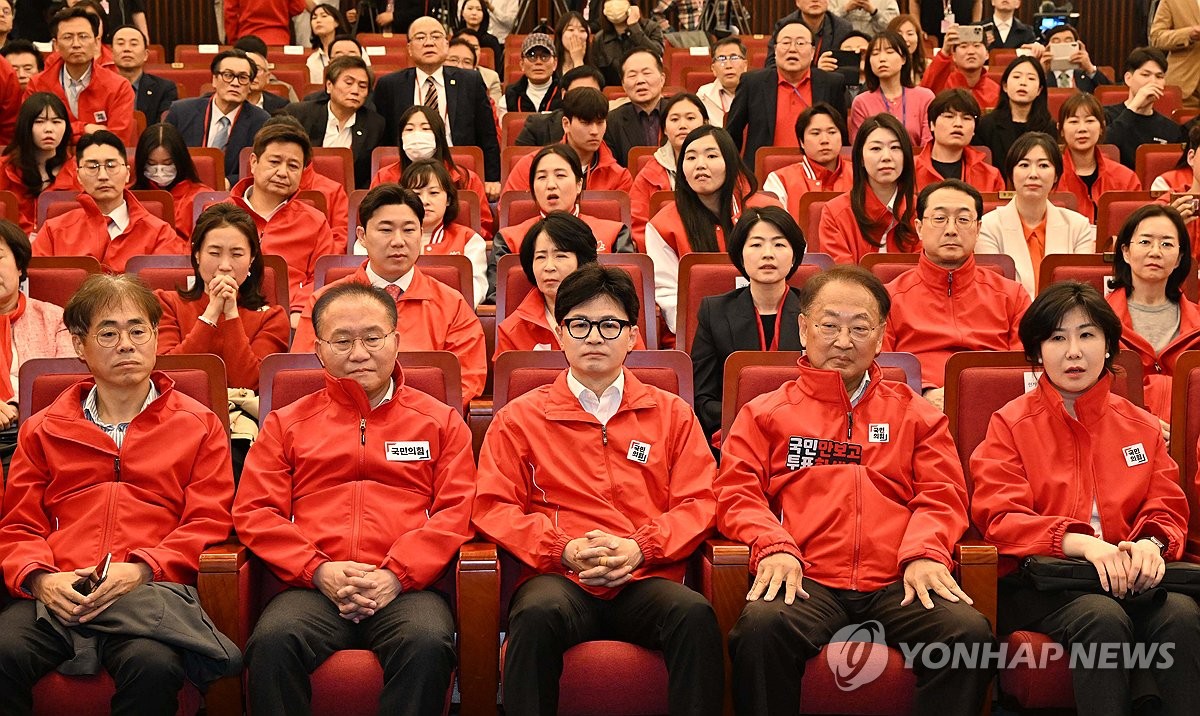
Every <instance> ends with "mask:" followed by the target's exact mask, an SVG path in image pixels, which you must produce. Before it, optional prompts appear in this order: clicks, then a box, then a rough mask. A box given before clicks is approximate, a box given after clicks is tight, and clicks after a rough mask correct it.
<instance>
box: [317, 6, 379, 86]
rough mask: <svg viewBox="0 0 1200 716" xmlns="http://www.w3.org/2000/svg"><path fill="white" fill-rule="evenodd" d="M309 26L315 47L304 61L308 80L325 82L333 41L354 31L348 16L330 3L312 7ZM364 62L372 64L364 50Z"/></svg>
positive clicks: (320, 83)
mask: <svg viewBox="0 0 1200 716" xmlns="http://www.w3.org/2000/svg"><path fill="white" fill-rule="evenodd" d="M308 22H309V27H310V29H311V30H312V46H313V48H315V49H314V50H313V52H312V53H311V54H309V56H308V59H307V60H305V61H304V66H305V67H307V68H308V82H309V84H314V85H324V84H325V68H326V67H327V66H329V61H330V60H331V59H333V58H332V57H330V56H329V55H330V50H332V49H333V43H334V41H335V40H337V39H339V38H345V37H352V36H353V35H354V31H353V30H351V29H350V23H348V22H347V21H346V16H345V15H343V14H342V11H341V10H338V9H337V7H336V6H334V5H331V4H329V3H324V2H323V3H321V4H319V5H317V6H316V7H314V8H313V9H312V13H310V17H309V21H308ZM361 54H362V58H363V62H366V63H367V66H368V67H370V66H371V58H370V57H368V56H367V53H366V52H362V53H361Z"/></svg>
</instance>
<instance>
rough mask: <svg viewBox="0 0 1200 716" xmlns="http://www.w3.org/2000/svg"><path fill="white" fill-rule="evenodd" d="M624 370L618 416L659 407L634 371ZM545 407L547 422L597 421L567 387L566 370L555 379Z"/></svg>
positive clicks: (654, 397) (653, 396)
mask: <svg viewBox="0 0 1200 716" xmlns="http://www.w3.org/2000/svg"><path fill="white" fill-rule="evenodd" d="M568 370H569V369H568ZM622 370H623V371H624V372H625V391H624V392H623V393H622V394H621V405H620V407H618V408H617V412H616V415H620V414H621V413H623V412H625V411H626V410H645V409H646V408H653V407H655V406H657V405H658V400H657V399H656V396H655V395H654V394H653V393H651V392H650V389H649V388H648V387H647V386H646V384H645V383H643V382H642V381H640V380H638V379H637V376H636V375H634V373H633V371H631V370H629V369H628V368H622ZM545 405H546V408H545V410H546V419H547V420H557V421H565V420H590V421H592V422H595V421H596V418H595V416H593V415H591V414H590V413H588V412H587V411H585V410H584V409H583V406H581V405H580V404H579V398H577V397H575V395H573V394H572V393H571V389H570V388H569V387H567V371H566V370H564V371H563V372H561V373H559V374H558V377H557V378H555V379H554V383H552V384H551V386H550V393H549V395H547V396H546V403H545Z"/></svg>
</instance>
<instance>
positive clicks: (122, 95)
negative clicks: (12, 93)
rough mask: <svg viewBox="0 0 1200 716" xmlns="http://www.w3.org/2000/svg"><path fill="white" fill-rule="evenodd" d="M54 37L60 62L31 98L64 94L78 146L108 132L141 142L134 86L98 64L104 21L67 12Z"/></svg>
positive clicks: (38, 79) (32, 88) (57, 19)
mask: <svg viewBox="0 0 1200 716" xmlns="http://www.w3.org/2000/svg"><path fill="white" fill-rule="evenodd" d="M51 32H52V34H53V35H54V49H55V50H57V51H58V54H59V57H58V58H57V59H55V60H53V61H51V62H50V63H49V64H47V65H46V69H45V70H43V71H42V72H39V73H38V74H36V75H34V76H33V79H31V80H29V85H28V86H27V87H26V88H25V96H26V97H28V96H29V95H31V94H33V93H34V92H50V93H52V94H56V95H58V98H59V99H61V100H62V101H63V104H65V105H66V106H67V109H68V111H69V112H70V114H71V134H72V135H73V136H74V137H75V140H76V141H79V139H80V137H82V136H83V135H84V134H87V133H89V132H94V131H96V130H98V129H107V130H109V131H110V132H112V133H113V134H115V135H117V136H118V137H120V138H121V141H123V142H125V143H126V144H127V145H133V144H134V143H136V142H137V128H136V127H135V126H134V122H133V110H134V95H133V86H132V85H130V84H129V80H126V79H125V78H124V77H122V76H121V75H119V74H117V73H116V72H114V71H112V70H110V69H107V68H105V67H102V66H101V65H100V62H99V60H98V59H97V54H98V53H99V47H100V20H99V19H98V18H97V17H96V16H95V15H93V14H91V13H90V12H88V11H87V10H85V9H83V8H81V7H73V8H66V9H63V10H61V11H59V12H58V14H57V15H55V16H54V23H53V27H52V28H51Z"/></svg>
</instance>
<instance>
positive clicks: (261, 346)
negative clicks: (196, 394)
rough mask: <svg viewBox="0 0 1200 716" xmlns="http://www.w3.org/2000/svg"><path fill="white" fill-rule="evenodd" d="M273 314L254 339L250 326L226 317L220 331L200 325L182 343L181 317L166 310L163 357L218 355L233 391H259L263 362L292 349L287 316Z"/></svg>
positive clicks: (161, 329) (161, 344)
mask: <svg viewBox="0 0 1200 716" xmlns="http://www.w3.org/2000/svg"><path fill="white" fill-rule="evenodd" d="M269 313H270V315H268V316H267V317H266V319H265V320H263V322H262V323H261V325H260V326H259V330H258V332H256V333H255V334H254V335H253V336H250V335H247V333H246V323H245V322H244V321H243V320H242V317H241V316H238V317H236V318H234V319H232V320H231V319H228V318H225V317H224V316H222V317H221V318H220V319H219V320H218V321H217V326H216V328H213V327H212V326H210V325H208V324H207V323H205V322H203V321H196V323H195V325H193V326H192V330H190V331H189V332H188V334H187V335H186V336H184V337H183V339H182V340H180V338H179V320H178V317H176V316H174V315H171V316H169V317H168V312H167V311H165V310H164V312H163V320H162V321H160V322H159V324H158V325H159V327H158V335H159V343H158V349H159V353H160V354H162V355H176V354H180V355H187V354H191V353H215V354H217V355H219V356H221V360H223V361H225V369H226V372H227V373H228V375H229V385H230V386H231V387H232V386H245V387H247V388H250V389H251V390H258V373H259V368H260V367H261V366H262V359H263V358H265V357H267V356H269V355H271V354H272V353H286V352H287V348H288V345H287V338H288V334H289V330H290V326H289V325H288V320H287V316H286V314H285V313H284V312H283V311H281V310H278V309H276V308H272V309H269Z"/></svg>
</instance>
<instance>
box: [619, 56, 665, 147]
mask: <svg viewBox="0 0 1200 716" xmlns="http://www.w3.org/2000/svg"><path fill="white" fill-rule="evenodd" d="M666 83H667V74H666V72H665V71H664V70H663V63H662V58H660V57H659V56H658V55H656V54H654V53H653V52H651V51H650V50H645V49H637V50H632V51H630V53H629V54H628V55H625V58H624V59H623V60H622V61H621V86H622V87H624V89H625V95H626V96H627V97H629V103H628V104H623V105H621V106H620V107H617V108H616V109H614V110H613V111H612V112H609V113H608V131H607V132H605V133H604V141H605V143H607V144H608V147H609V149H611V150H612V152H613V156H614V157H616V158H617V163H618V164H620V165H621V166H623V167H627V166H628V165H629V164H628V162H629V150H630V149H633V148H634V147H657V146H658V145H659V142H660V140H661V136H662V123H663V111H662V106H663V104H664V103H665V102H666V100H664V99H663V94H662V93H663V86H664V85H665V84H666Z"/></svg>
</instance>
